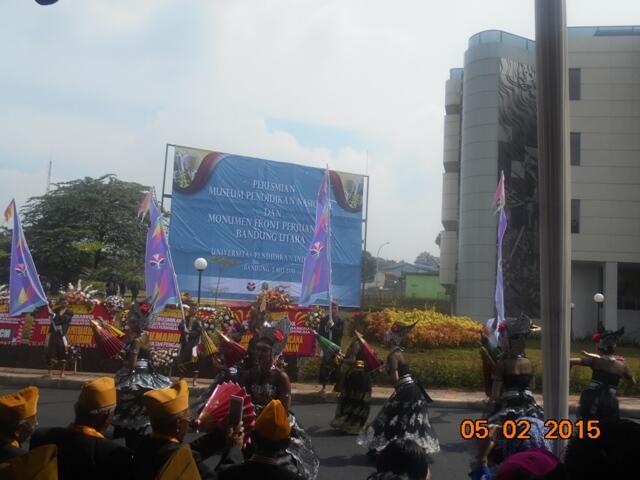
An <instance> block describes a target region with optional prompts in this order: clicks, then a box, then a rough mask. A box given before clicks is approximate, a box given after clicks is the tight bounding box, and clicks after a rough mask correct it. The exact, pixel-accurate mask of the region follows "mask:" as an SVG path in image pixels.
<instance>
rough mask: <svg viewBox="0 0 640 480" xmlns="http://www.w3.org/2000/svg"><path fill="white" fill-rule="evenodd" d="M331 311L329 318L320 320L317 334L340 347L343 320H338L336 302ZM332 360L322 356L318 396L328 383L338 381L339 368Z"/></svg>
mask: <svg viewBox="0 0 640 480" xmlns="http://www.w3.org/2000/svg"><path fill="white" fill-rule="evenodd" d="M331 310H332V312H331V316H329V315H328V314H327V315H326V316H325V317H323V318H322V319H321V320H320V325H319V326H318V334H319V335H322V336H323V337H325V338H327V339H329V340H331V341H332V342H333V343H335V344H336V345H338V346H339V347H341V346H342V335H343V333H344V320H343V319H342V318H340V311H339V308H338V302H335V301H333V302H331ZM334 360H335V358H334V357H331V358H328V357H326V356H325V355H323V356H322V362H321V364H320V374H319V378H318V381H319V382H320V385H322V389H321V390H320V394H322V395H323V394H324V393H325V390H326V388H327V384H328V383H331V384H336V383H338V381H339V379H340V366H339V365H338V364H337V363H336V362H335V361H334Z"/></svg>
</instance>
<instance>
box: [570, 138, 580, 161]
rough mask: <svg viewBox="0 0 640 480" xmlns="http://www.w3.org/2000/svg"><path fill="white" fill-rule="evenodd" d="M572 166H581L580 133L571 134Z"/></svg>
mask: <svg viewBox="0 0 640 480" xmlns="http://www.w3.org/2000/svg"><path fill="white" fill-rule="evenodd" d="M571 165H580V132H571Z"/></svg>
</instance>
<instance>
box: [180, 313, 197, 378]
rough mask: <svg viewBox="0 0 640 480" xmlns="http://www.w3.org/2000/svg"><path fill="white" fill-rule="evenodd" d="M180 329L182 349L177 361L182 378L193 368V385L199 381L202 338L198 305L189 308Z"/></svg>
mask: <svg viewBox="0 0 640 480" xmlns="http://www.w3.org/2000/svg"><path fill="white" fill-rule="evenodd" d="M178 330H179V331H180V350H179V352H178V358H177V360H176V363H177V364H178V373H179V374H180V378H181V379H182V378H184V377H185V376H186V375H187V374H188V373H189V370H191V374H192V376H193V386H194V387H195V386H196V385H197V383H198V373H199V371H198V359H199V357H198V345H200V341H201V339H202V323H200V319H199V317H198V307H196V306H192V307H190V308H189V311H188V313H187V315H185V318H184V320H182V321H181V322H180V325H179V326H178Z"/></svg>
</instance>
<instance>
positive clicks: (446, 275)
mask: <svg viewBox="0 0 640 480" xmlns="http://www.w3.org/2000/svg"><path fill="white" fill-rule="evenodd" d="M457 263H458V235H457V233H456V232H451V231H442V232H440V283H441V284H442V285H446V286H453V285H455V284H456V265H457Z"/></svg>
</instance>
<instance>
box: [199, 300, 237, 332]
mask: <svg viewBox="0 0 640 480" xmlns="http://www.w3.org/2000/svg"><path fill="white" fill-rule="evenodd" d="M198 317H199V318H200V321H201V322H202V327H203V328H204V329H205V330H206V331H207V332H208V333H212V332H213V331H214V330H216V329H217V330H221V331H223V332H226V331H228V330H229V329H230V328H231V327H232V326H233V325H234V324H235V323H236V316H235V315H234V313H233V312H232V311H231V309H230V308H229V307H227V306H220V307H217V306H216V307H200V308H199V309H198Z"/></svg>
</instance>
